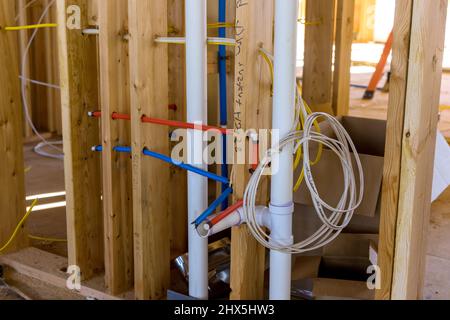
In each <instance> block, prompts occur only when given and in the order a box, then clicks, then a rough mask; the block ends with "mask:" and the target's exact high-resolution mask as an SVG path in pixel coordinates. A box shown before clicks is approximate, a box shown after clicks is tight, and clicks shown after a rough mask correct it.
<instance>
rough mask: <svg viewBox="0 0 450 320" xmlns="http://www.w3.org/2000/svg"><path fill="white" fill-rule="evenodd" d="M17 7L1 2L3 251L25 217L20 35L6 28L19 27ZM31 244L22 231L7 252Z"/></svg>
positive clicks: (0, 193)
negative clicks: (18, 43) (17, 23)
mask: <svg viewBox="0 0 450 320" xmlns="http://www.w3.org/2000/svg"><path fill="white" fill-rule="evenodd" d="M14 7H15V4H14V2H13V1H1V2H0V52H1V55H0V64H1V66H2V70H1V72H0V154H1V155H2V156H1V160H0V182H1V185H0V205H1V209H0V247H2V246H3V245H4V244H6V242H7V241H8V240H9V239H10V237H11V235H12V233H13V231H14V229H15V228H16V226H17V224H18V223H19V221H20V220H21V219H22V218H23V216H24V215H25V183H24V162H23V161H24V158H23V148H22V147H23V145H22V144H23V138H22V136H23V119H22V114H23V113H22V103H21V98H20V83H19V70H18V66H19V62H18V56H19V54H18V46H17V34H16V33H15V32H9V31H5V30H4V27H6V26H14V25H15V22H14V17H15V14H14V13H15V10H14ZM27 244H28V241H27V235H26V234H25V232H23V228H22V230H21V231H20V232H19V234H18V235H17V237H16V238H15V239H14V241H13V242H12V244H11V245H10V246H9V247H8V248H6V250H7V251H14V250H17V249H19V248H23V247H25V246H26V245H27ZM7 251H5V252H7ZM5 252H2V253H5ZM0 254H1V253H0Z"/></svg>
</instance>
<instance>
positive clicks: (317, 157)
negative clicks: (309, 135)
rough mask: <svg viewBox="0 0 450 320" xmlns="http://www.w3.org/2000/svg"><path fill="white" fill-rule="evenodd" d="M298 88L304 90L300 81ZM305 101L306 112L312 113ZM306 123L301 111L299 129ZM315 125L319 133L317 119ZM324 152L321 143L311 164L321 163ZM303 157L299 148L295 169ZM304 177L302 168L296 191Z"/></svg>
mask: <svg viewBox="0 0 450 320" xmlns="http://www.w3.org/2000/svg"><path fill="white" fill-rule="evenodd" d="M297 90H298V91H299V92H301V91H302V88H301V86H300V84H299V83H297ZM303 103H304V105H305V108H306V112H307V113H308V114H311V113H312V110H311V108H310V107H309V105H308V104H307V103H306V101H303ZM304 125H305V119H304V116H303V113H301V112H300V123H299V125H298V127H297V130H298V131H300V130H302V129H303V126H304ZM314 127H315V128H316V131H317V132H318V133H320V132H321V130H320V126H319V123H318V122H317V121H314ZM322 153H323V145H322V144H319V150H318V151H317V156H316V159H315V160H314V161H313V162H311V166H315V165H316V164H318V163H319V161H320V160H321V159H322ZM302 157H303V151H302V148H298V150H297V153H296V156H295V162H294V171H295V170H297V168H298V167H299V165H300V163H301V160H302ZM304 179H305V169H302V172H301V173H300V176H299V177H298V179H297V182H296V183H295V186H294V192H297V191H298V189H300V186H301V185H302V183H303V180H304Z"/></svg>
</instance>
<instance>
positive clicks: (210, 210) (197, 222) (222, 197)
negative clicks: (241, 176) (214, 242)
mask: <svg viewBox="0 0 450 320" xmlns="http://www.w3.org/2000/svg"><path fill="white" fill-rule="evenodd" d="M232 193H233V189H232V188H227V189H226V190H225V192H224V193H222V194H221V195H220V197H219V198H217V200H216V201H214V202H213V203H212V204H211V205H210V206H209V208H208V209H206V211H205V212H203V213H202V214H201V215H200V216H199V217H198V218H197V219H196V220H195V221H194V222H193V223H192V224H194V225H195V227H196V228H197V227H198V226H199V225H200V224H201V223H202V222H203V221H205V220H206V219H207V218H208V217H209V216H210V215H212V214H213V213H214V210H216V209H217V207H218V206H220V204H221V203H223V202H224V201H225V200H226V199H228V197H229V196H230V195H231V194H232Z"/></svg>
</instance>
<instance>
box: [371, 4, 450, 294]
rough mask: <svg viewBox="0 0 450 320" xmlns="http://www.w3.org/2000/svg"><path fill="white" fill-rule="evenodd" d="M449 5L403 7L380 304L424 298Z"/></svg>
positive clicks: (386, 184)
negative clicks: (381, 302) (388, 301)
mask: <svg viewBox="0 0 450 320" xmlns="http://www.w3.org/2000/svg"><path fill="white" fill-rule="evenodd" d="M447 5H448V1H447V0H439V1H420V0H400V1H397V7H396V23H395V28H394V37H395V40H394V49H393V50H394V58H393V59H394V60H393V63H392V65H393V66H392V72H393V73H392V80H393V83H392V84H391V90H392V91H391V97H390V106H389V109H390V111H389V116H388V131H387V145H386V155H387V157H386V160H385V161H386V162H385V171H384V183H383V201H382V212H381V229H380V248H379V250H380V257H379V259H380V261H379V264H380V267H381V279H382V288H381V290H379V291H378V292H377V298H378V299H418V298H421V296H422V290H423V280H424V272H425V256H426V244H427V232H428V224H429V215H430V208H431V189H432V179H433V165H434V152H435V146H436V131H437V122H438V112H439V111H438V110H439V98H440V89H441V78H442V59H443V46H444V34H445V32H444V30H445V22H446V8H447ZM390 183H391V185H389V184H390Z"/></svg>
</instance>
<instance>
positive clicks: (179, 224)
mask: <svg viewBox="0 0 450 320" xmlns="http://www.w3.org/2000/svg"><path fill="white" fill-rule="evenodd" d="M184 2H185V0H168V1H167V15H168V24H169V30H170V33H169V36H173V37H184V36H185V31H184V29H185V27H184ZM168 55H169V61H168V63H169V71H168V72H169V84H170V85H169V104H174V105H176V106H177V108H176V110H172V111H171V112H170V119H171V120H176V121H186V101H185V100H186V98H185V97H186V94H185V92H186V89H185V88H186V85H185V81H186V71H185V70H186V69H185V67H186V64H185V48H184V46H169V47H168ZM170 190H171V192H170V199H169V217H170V226H171V228H170V233H171V235H170V242H171V251H172V254H171V256H172V257H177V256H180V255H183V254H185V253H186V252H187V250H188V243H187V227H186V226H187V224H188V221H187V217H188V212H187V207H188V204H187V174H186V172H185V171H184V170H182V169H180V168H176V167H172V168H171V170H170Z"/></svg>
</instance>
